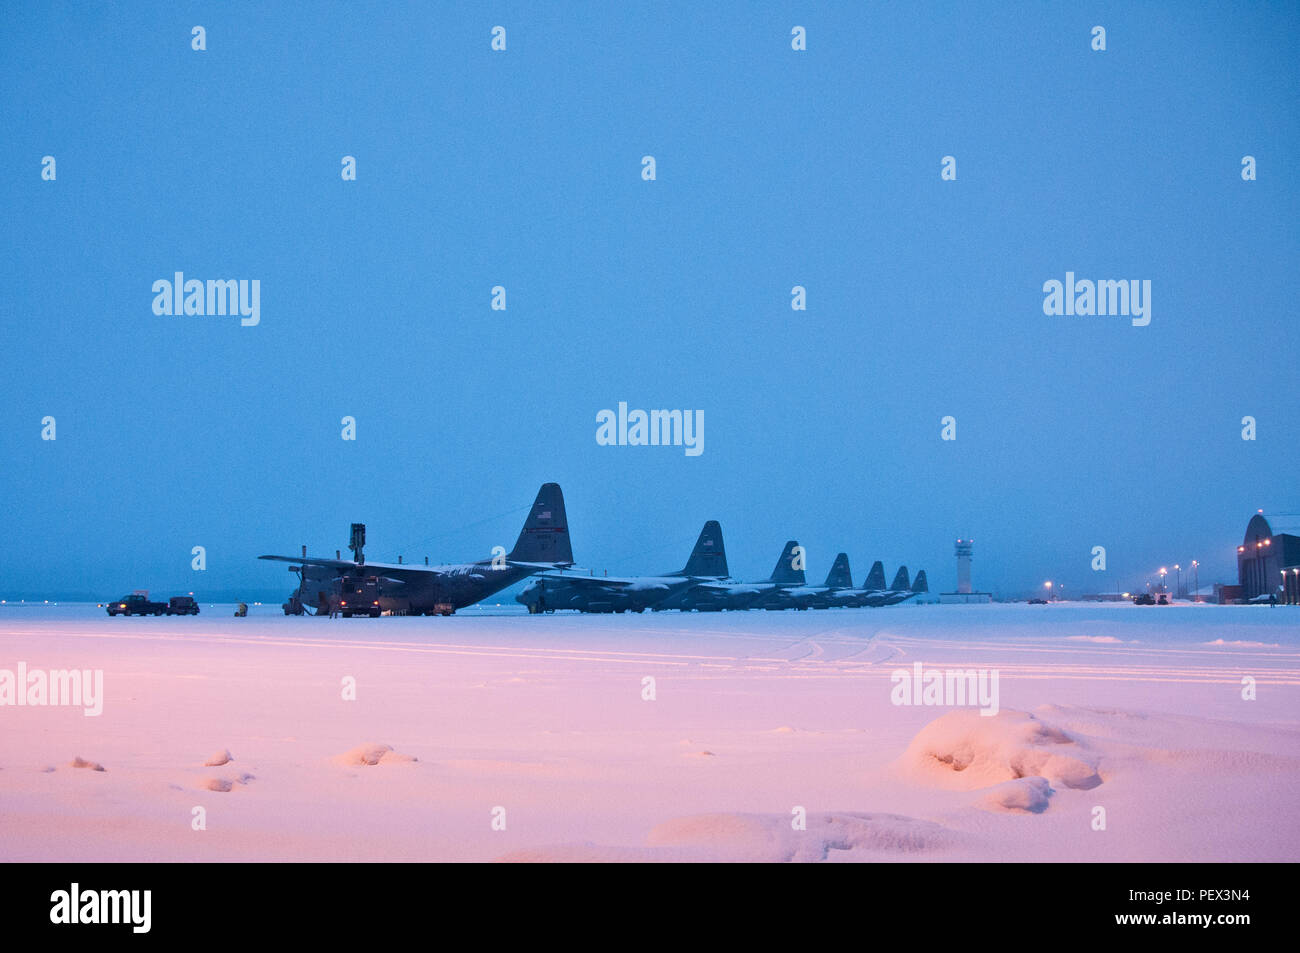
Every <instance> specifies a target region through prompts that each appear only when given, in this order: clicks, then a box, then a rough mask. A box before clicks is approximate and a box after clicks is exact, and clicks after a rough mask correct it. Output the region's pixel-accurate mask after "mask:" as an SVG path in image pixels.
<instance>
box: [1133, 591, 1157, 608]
mask: <svg viewBox="0 0 1300 953" xmlns="http://www.w3.org/2000/svg"><path fill="white" fill-rule="evenodd" d="M1155 604H1156V600H1155V597H1154V596H1153V595H1151V593H1149V592H1139V593H1138V594H1137V595H1136V596H1134V597H1133V605H1135V606H1153V605H1155Z"/></svg>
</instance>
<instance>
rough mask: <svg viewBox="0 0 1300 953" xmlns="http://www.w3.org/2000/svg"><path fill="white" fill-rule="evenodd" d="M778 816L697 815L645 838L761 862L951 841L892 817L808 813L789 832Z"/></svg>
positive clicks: (901, 850) (933, 829)
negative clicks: (798, 827)
mask: <svg viewBox="0 0 1300 953" xmlns="http://www.w3.org/2000/svg"><path fill="white" fill-rule="evenodd" d="M792 820H793V818H792V817H787V816H785V815H781V814H700V815H696V816H693V817H679V818H676V819H674V820H671V821H666V822H665V823H663V824H660V825H659V826H658V827H656V828H655V829H654V830H652V831H651V832H650V835H649V837H648V838H647V839H646V840H647V843H649V844H650V845H651V846H657V847H703V848H708V850H709V853H710V854H713V855H715V856H719V857H721V856H724V855H727V854H730V855H732V857H733V859H754V860H764V861H774V860H775V861H793V862H807V861H821V860H826V859H827V857H828V855H829V854H830V852H831V851H833V850H843V851H857V852H872V853H886V854H915V853H922V852H927V851H933V850H939V849H943V848H945V847H949V846H951V845H952V844H953V843H954V841H955V836H954V835H953V832H951V831H949V830H948V829H947V828H944V827H942V826H940V825H938V824H934V823H932V822H930V821H923V820H918V819H917V818H914V817H904V816H902V815H898V814H857V813H843V814H839V813H835V814H810V815H808V817H807V829H806V830H795V829H794V827H793V825H792V823H791V822H792Z"/></svg>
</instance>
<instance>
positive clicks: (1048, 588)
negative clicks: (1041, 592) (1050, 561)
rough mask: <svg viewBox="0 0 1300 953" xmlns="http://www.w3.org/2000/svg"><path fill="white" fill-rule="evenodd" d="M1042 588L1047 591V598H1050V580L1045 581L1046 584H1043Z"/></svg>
mask: <svg viewBox="0 0 1300 953" xmlns="http://www.w3.org/2000/svg"><path fill="white" fill-rule="evenodd" d="M1043 586H1044V588H1046V589H1047V598H1049V599H1050V598H1052V580H1050V579H1049V580H1047V582H1045V583H1043Z"/></svg>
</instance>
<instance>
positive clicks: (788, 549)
mask: <svg viewBox="0 0 1300 953" xmlns="http://www.w3.org/2000/svg"><path fill="white" fill-rule="evenodd" d="M796 549H798V550H799V555H798V557H797V558H799V561H800V563H799V564H800V565H802V564H803V562H802V557H803V548H802V547H800V545H799V543H798V542H797V541H796V540H793V539H792V540H790V541H789V542H787V543H786V544H785V549H783V550H781V558H780V559H778V560H777V561H776V568H775V569H773V570H772V576H771V578H770V579H768V582H775V583H777V584H778V585H785V586H802V585H805V582H804V574H803V570H802V569H796V568H795V559H796V555H795V550H796Z"/></svg>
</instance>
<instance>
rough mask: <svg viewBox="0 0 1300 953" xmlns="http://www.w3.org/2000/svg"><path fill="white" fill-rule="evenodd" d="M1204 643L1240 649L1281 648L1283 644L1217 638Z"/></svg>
mask: <svg viewBox="0 0 1300 953" xmlns="http://www.w3.org/2000/svg"><path fill="white" fill-rule="evenodd" d="M1202 644H1203V645H1231V646H1234V647H1235V648H1239V649H1280V648H1281V647H1282V646H1281V644H1280V643H1278V642H1242V641H1236V642H1227V641H1224V640H1223V639H1215V640H1214V641H1213V642H1203V643H1202Z"/></svg>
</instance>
